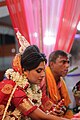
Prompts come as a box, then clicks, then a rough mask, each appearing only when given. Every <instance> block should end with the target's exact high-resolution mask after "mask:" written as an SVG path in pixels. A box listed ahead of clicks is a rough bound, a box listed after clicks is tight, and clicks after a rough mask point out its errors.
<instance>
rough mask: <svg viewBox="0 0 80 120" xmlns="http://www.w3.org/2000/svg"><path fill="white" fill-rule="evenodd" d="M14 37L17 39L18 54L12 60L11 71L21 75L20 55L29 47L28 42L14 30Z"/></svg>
mask: <svg viewBox="0 0 80 120" xmlns="http://www.w3.org/2000/svg"><path fill="white" fill-rule="evenodd" d="M16 31H17V32H16V36H17V38H18V41H19V44H20V47H19V53H18V54H16V56H15V57H14V59H13V63H12V65H13V69H14V70H15V71H18V72H19V73H22V68H21V55H22V54H23V52H24V50H25V49H26V47H28V46H30V44H29V42H28V41H27V40H26V39H25V37H24V36H22V34H21V33H20V32H19V30H17V29H16Z"/></svg>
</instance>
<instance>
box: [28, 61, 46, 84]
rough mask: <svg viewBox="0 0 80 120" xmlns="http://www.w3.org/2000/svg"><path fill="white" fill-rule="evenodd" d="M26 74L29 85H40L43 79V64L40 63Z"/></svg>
mask: <svg viewBox="0 0 80 120" xmlns="http://www.w3.org/2000/svg"><path fill="white" fill-rule="evenodd" d="M26 74H27V78H28V80H29V82H30V83H33V84H40V83H41V81H42V80H43V78H44V77H45V62H41V63H40V64H39V66H38V67H37V68H35V69H33V70H30V71H28V70H27V71H26Z"/></svg>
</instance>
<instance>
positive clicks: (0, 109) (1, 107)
mask: <svg viewBox="0 0 80 120" xmlns="http://www.w3.org/2000/svg"><path fill="white" fill-rule="evenodd" d="M4 109H5V106H4V105H0V115H3V113H4Z"/></svg>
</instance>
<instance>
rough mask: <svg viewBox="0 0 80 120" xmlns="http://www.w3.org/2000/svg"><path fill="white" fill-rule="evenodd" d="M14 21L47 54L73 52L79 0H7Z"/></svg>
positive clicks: (79, 16) (30, 40) (79, 11)
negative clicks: (57, 51) (58, 51)
mask: <svg viewBox="0 0 80 120" xmlns="http://www.w3.org/2000/svg"><path fill="white" fill-rule="evenodd" d="M6 4H7V7H8V10H9V13H10V17H11V20H12V24H13V27H14V30H15V28H18V30H19V31H20V33H22V35H23V36H24V37H25V38H26V39H27V40H28V42H29V43H30V44H36V45H37V46H38V47H39V48H40V50H41V51H42V52H44V53H45V54H46V55H47V57H48V55H49V54H50V52H51V51H53V50H57V49H61V50H65V51H66V52H70V50H71V47H72V44H73V40H74V36H75V33H76V30H77V24H78V22H79V20H80V0H6Z"/></svg>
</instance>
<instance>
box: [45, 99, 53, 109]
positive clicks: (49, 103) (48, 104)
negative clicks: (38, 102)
mask: <svg viewBox="0 0 80 120" xmlns="http://www.w3.org/2000/svg"><path fill="white" fill-rule="evenodd" d="M52 105H53V103H52V102H51V101H47V102H46V103H45V105H44V108H45V109H46V110H50V109H51V107H52Z"/></svg>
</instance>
